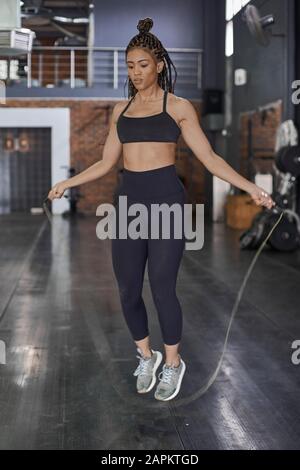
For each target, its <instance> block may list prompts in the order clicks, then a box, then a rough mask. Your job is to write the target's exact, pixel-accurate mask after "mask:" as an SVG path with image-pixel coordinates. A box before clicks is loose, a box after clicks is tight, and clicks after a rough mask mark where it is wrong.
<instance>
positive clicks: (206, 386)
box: [43, 195, 285, 407]
mask: <svg viewBox="0 0 300 470" xmlns="http://www.w3.org/2000/svg"><path fill="white" fill-rule="evenodd" d="M64 197H66V198H68V197H69V196H67V195H64ZM48 201H49V199H48V198H46V199H45V200H44V201H43V209H44V211H45V213H46V215H47V217H48V220H49V222H50V224H52V216H51V213H50V211H49V209H48V207H47V202H48ZM269 210H272V211H273V213H280V216H279V217H278V219H277V221H276V223H274V225H273V227H272V228H271V230H270V232H269V233H268V235H267V236H266V238H265V239H264V241H263V242H262V243H261V245H260V246H259V248H258V250H257V252H256V253H255V255H254V257H253V260H252V261H251V263H250V266H249V268H248V270H247V272H246V274H245V276H244V279H243V282H242V284H241V287H240V289H239V291H238V294H237V296H236V300H235V303H234V305H233V308H232V311H231V315H230V320H229V324H228V327H227V331H226V335H225V340H224V344H223V348H222V352H221V355H220V359H219V361H218V363H217V366H216V368H215V370H214V372H213V373H212V374H211V376H210V377H209V378H208V380H207V382H206V383H205V384H204V385H203V386H202V387H201V388H200V389H198V390H197V391H196V392H195V393H194V394H192V395H190V396H189V397H186V398H181V399H179V400H176V402H175V403H174V406H175V407H177V406H180V405H186V404H188V403H190V402H192V401H194V400H196V399H198V398H199V397H201V396H202V395H204V393H205V392H207V390H208V389H209V388H210V387H211V386H212V384H213V383H214V381H215V380H216V378H217V375H218V373H219V371H220V369H221V366H222V363H223V359H224V355H225V351H226V347H227V342H228V337H229V333H230V330H231V326H232V323H233V320H234V317H235V315H236V312H237V309H238V306H239V304H240V301H241V299H242V295H243V292H244V290H245V287H246V284H247V282H248V279H249V277H250V274H251V272H252V270H253V268H254V266H255V263H256V261H257V259H258V257H259V255H260V253H261V252H262V250H263V248H264V246H265V245H266V243H267V241H268V240H269V238H270V237H271V235H272V233H273V231H274V230H275V228H276V227H277V225H278V224H279V222H280V221H281V219H282V217H283V214H284V213H285V210H284V209H282V208H281V207H279V206H278V205H275V206H273V207H272V208H271V209H269Z"/></svg>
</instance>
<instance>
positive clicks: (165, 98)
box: [163, 90, 168, 113]
mask: <svg viewBox="0 0 300 470" xmlns="http://www.w3.org/2000/svg"><path fill="white" fill-rule="evenodd" d="M167 96H168V92H167V90H165V92H164V105H163V112H164V113H165V112H166V111H167Z"/></svg>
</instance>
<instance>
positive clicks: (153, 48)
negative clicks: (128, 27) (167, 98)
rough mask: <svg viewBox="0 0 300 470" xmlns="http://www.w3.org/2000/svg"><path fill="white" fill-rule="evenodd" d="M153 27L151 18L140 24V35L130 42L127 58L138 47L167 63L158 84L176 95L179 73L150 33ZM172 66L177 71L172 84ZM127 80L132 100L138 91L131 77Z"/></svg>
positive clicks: (138, 26) (160, 74) (141, 21)
mask: <svg viewBox="0 0 300 470" xmlns="http://www.w3.org/2000/svg"><path fill="white" fill-rule="evenodd" d="M152 26H153V20H152V19H151V18H145V19H143V20H140V21H139V22H138V25H137V29H138V30H139V34H137V35H136V36H134V37H133V38H132V39H131V40H130V42H129V44H128V46H127V48H126V51H125V56H126V58H127V54H128V52H129V51H130V50H131V49H134V48H137V47H138V48H144V49H146V50H147V52H149V53H150V54H151V55H152V56H153V57H154V59H156V60H157V62H160V61H161V60H163V61H164V63H165V66H164V67H163V69H162V71H161V72H160V73H159V74H158V78H157V83H158V84H159V86H160V87H161V88H162V89H163V90H167V91H169V92H171V93H174V89H175V83H176V78H177V71H176V68H175V66H174V64H173V62H172V60H171V59H170V57H169V54H168V52H167V51H166V49H165V48H164V47H163V45H162V43H161V42H160V40H159V39H158V38H157V37H156V36H155V35H154V34H152V33H150V32H149V31H150V29H151V28H152ZM171 65H172V67H173V68H174V71H175V79H174V83H172V70H171ZM127 80H129V81H128V98H131V97H132V96H135V95H136V93H137V89H136V88H135V86H134V84H133V82H132V81H131V80H130V78H129V77H127ZM127 80H126V82H127ZM126 82H125V86H126ZM125 86H124V88H125Z"/></svg>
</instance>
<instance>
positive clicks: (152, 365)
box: [133, 348, 162, 393]
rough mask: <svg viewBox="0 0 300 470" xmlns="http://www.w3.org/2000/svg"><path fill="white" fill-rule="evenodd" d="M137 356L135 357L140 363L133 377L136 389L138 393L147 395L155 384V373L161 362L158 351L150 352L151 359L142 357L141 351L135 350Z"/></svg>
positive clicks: (160, 354) (160, 355)
mask: <svg viewBox="0 0 300 470" xmlns="http://www.w3.org/2000/svg"><path fill="white" fill-rule="evenodd" d="M137 351H138V353H139V354H140V355H139V356H136V357H137V358H138V359H139V360H140V363H139V365H138V367H137V368H136V370H135V371H134V373H133V375H134V376H137V382H136V389H137V392H138V393H147V392H150V390H152V388H153V387H154V385H155V383H156V371H157V369H158V367H159V365H160V363H161V361H162V353H161V352H160V351H153V350H152V349H151V351H152V356H151V357H148V358H147V357H144V356H143V354H142V351H141V350H140V349H139V348H137Z"/></svg>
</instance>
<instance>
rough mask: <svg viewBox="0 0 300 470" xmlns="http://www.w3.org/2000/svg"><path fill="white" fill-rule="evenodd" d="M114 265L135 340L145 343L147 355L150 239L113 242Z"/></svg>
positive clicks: (124, 309) (123, 306)
mask: <svg viewBox="0 0 300 470" xmlns="http://www.w3.org/2000/svg"><path fill="white" fill-rule="evenodd" d="M111 242H112V262H113V268H114V273H115V277H116V280H117V283H118V287H119V295H120V301H121V305H122V310H123V314H124V317H125V320H126V323H127V326H128V328H129V330H130V332H131V335H132V337H133V339H134V341H141V340H145V352H147V346H146V345H147V337H148V336H149V331H148V318H147V312H146V308H145V304H144V301H143V298H142V289H143V280H144V272H145V266H146V260H147V240H142V239H137V240H132V239H130V238H127V239H123V240H122V239H117V238H116V239H112V241H111Z"/></svg>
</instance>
